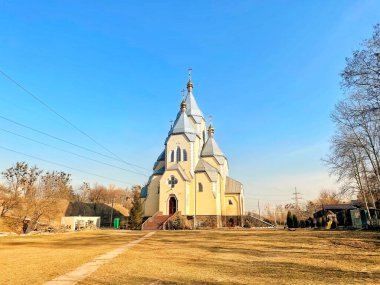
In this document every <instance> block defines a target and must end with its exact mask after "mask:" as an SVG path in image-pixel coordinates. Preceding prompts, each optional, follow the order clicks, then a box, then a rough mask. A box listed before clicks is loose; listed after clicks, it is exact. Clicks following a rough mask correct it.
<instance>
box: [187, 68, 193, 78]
mask: <svg viewBox="0 0 380 285" xmlns="http://www.w3.org/2000/svg"><path fill="white" fill-rule="evenodd" d="M192 70H193V69H192V68H191V67H189V68H188V69H187V71H188V73H189V81H191V71H192Z"/></svg>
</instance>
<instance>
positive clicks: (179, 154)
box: [177, 147, 181, 162]
mask: <svg viewBox="0 0 380 285" xmlns="http://www.w3.org/2000/svg"><path fill="white" fill-rule="evenodd" d="M180 161H181V149H180V148H179V147H177V162H180Z"/></svg>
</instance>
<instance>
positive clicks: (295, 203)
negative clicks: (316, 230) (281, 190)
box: [292, 187, 302, 213]
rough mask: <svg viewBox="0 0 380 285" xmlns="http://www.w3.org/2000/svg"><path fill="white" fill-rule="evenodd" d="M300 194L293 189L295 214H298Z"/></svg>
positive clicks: (295, 188)
mask: <svg viewBox="0 0 380 285" xmlns="http://www.w3.org/2000/svg"><path fill="white" fill-rule="evenodd" d="M300 194H301V193H300V192H298V191H297V187H294V193H293V195H294V197H293V198H292V199H293V200H294V207H295V209H296V211H297V213H298V212H299V209H300V208H299V200H300V199H302V198H301V197H300V196H299V195H300Z"/></svg>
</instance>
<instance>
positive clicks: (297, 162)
mask: <svg viewBox="0 0 380 285" xmlns="http://www.w3.org/2000/svg"><path fill="white" fill-rule="evenodd" d="M0 11H1V13H0V26H1V33H0V70H2V71H4V72H6V73H7V74H8V75H10V76H11V77H12V78H14V79H15V80H17V81H18V82H19V83H21V84H22V85H23V86H24V87H26V88H27V89H28V90H30V91H31V92H32V93H34V94H35V95H37V96H38V97H39V98H41V99H42V100H43V101H44V102H46V103H47V104H49V106H51V107H52V108H54V109H55V110H57V111H58V112H59V113H60V114H62V115H63V116H64V117H66V118H68V119H69V120H70V121H72V122H73V123H74V124H75V125H77V126H78V127H80V128H81V129H83V130H84V131H85V132H87V133H88V134H90V135H91V136H92V137H93V138H94V139H95V140H97V141H99V142H100V143H102V144H103V145H105V146H106V147H107V148H109V149H110V150H112V151H113V152H114V153H116V154H117V155H119V156H120V157H122V158H123V159H124V160H125V161H128V162H132V163H135V164H138V165H140V166H142V167H144V168H148V169H150V168H151V167H152V165H153V163H154V161H155V159H156V158H157V156H158V155H159V153H160V152H161V151H162V149H163V146H164V140H165V137H166V134H167V132H168V130H169V121H170V120H172V119H174V118H175V115H176V113H177V111H178V108H179V102H180V99H181V92H180V91H181V89H183V88H184V87H185V84H186V80H187V67H188V66H191V67H192V68H193V82H194V94H195V96H196V99H197V100H198V104H199V105H200V107H201V109H202V111H203V113H204V114H205V115H207V116H208V115H210V114H212V116H213V123H214V126H215V129H216V133H215V138H216V140H217V142H218V144H219V146H220V147H221V148H222V150H223V151H224V152H225V153H226V155H227V156H228V158H229V162H230V174H231V176H232V177H234V178H236V179H238V180H240V181H242V182H243V183H244V185H245V191H246V204H247V205H246V206H247V209H253V210H255V209H256V205H257V200H258V199H260V201H261V202H260V203H261V204H262V205H267V204H268V205H269V204H270V205H274V204H281V203H282V204H283V203H287V202H290V201H291V193H292V192H293V190H294V187H295V186H297V188H298V190H299V191H300V192H301V193H302V194H303V197H304V199H305V200H306V199H311V198H314V197H316V196H317V194H318V192H319V191H320V190H321V189H334V188H336V185H335V183H334V179H333V178H330V177H329V175H328V169H327V168H326V167H325V166H324V165H323V163H322V162H321V158H322V157H323V156H325V155H326V154H327V152H328V142H329V138H330V137H331V135H332V133H333V125H332V123H331V121H330V119H329V114H330V112H331V110H332V109H333V107H334V104H335V103H336V102H337V100H339V99H340V98H342V96H343V94H342V91H341V90H340V86H339V83H340V77H339V73H340V72H341V71H342V69H343V68H344V65H345V57H347V56H350V55H351V53H352V51H353V50H354V49H356V48H358V47H359V44H360V42H361V41H362V40H363V39H365V38H367V37H369V36H370V35H371V33H372V27H373V25H374V24H375V23H376V22H378V21H379V20H380V19H379V11H380V2H378V1H191V2H187V3H185V2H183V3H178V2H175V1H144V2H143V3H142V2H137V1H136V2H134V3H132V2H127V1H81V2H80V3H79V1H45V2H44V1H42V2H38V3H36V2H34V3H31V2H29V1H1V0H0ZM0 104H1V105H0V106H1V108H0V115H1V116H3V117H6V118H9V119H12V120H14V121H17V122H19V123H23V124H26V125H28V126H31V127H34V128H36V129H39V130H41V131H44V132H48V133H49V134H52V135H55V136H58V137H61V138H64V139H66V140H69V141H71V142H73V143H76V144H79V145H83V146H86V147H88V148H90V149H93V150H96V151H99V152H104V151H103V150H102V149H101V148H100V147H99V146H97V145H96V144H94V143H93V142H92V141H91V140H89V139H88V138H86V137H85V136H83V135H82V134H80V133H79V132H78V131H76V130H75V129H73V128H72V127H70V126H69V125H68V124H67V123H65V122H64V121H63V120H61V119H60V118H58V117H57V116H55V115H54V114H53V113H51V112H49V111H48V110H47V109H46V108H44V107H43V106H42V105H40V104H39V103H38V102H36V101H35V100H33V99H32V98H31V97H29V96H28V95H26V94H25V92H23V91H22V90H21V89H20V88H18V87H17V86H15V85H14V84H12V83H11V82H10V81H9V80H7V79H5V78H4V77H3V76H1V75H0ZM0 128H2V129H6V130H10V131H13V132H16V133H18V134H22V135H24V136H27V137H30V138H33V139H35V140H40V141H43V142H45V143H47V144H51V145H54V146H55V147H59V148H63V149H65V150H69V151H75V152H77V153H80V154H82V155H87V156H90V157H91V158H93V159H99V160H102V161H106V162H107V163H110V164H113V165H116V166H119V167H122V168H128V169H132V168H130V167H129V166H128V165H125V164H123V163H120V162H117V161H112V160H110V159H106V158H102V157H99V156H96V155H95V154H93V153H86V151H84V150H80V149H76V148H75V147H73V146H69V145H67V144H64V143H62V142H58V141H55V140H53V139H51V138H47V137H44V136H42V135H40V134H37V133H34V132H32V131H31V130H26V129H24V128H22V127H20V126H16V125H14V124H12V123H10V122H9V121H5V120H4V119H1V118H0ZM0 147H6V148H9V149H13V150H16V151H19V152H22V153H25V154H28V155H31V156H35V157H39V158H41V159H44V160H51V161H54V162H56V163H60V164H64V165H67V166H70V167H74V168H77V169H80V170H85V171H87V172H91V173H95V174H99V175H102V176H106V177H109V178H113V179H114V180H117V181H112V180H110V179H106V178H100V177H96V176H91V175H89V174H85V173H81V172H78V171H74V170H71V169H67V168H65V167H63V166H57V165H52V164H49V163H47V162H43V161H39V160H36V159H34V158H30V157H26V156H24V155H22V154H16V153H12V152H9V151H7V150H4V149H1V148H0V169H5V168H7V167H9V166H11V165H12V164H13V163H14V162H16V161H20V160H25V161H28V162H29V163H31V164H37V165H38V166H40V167H41V168H44V169H51V170H52V169H57V170H66V171H68V172H70V173H72V174H73V183H74V184H75V185H78V184H79V183H80V182H81V181H90V182H95V181H98V182H99V183H103V184H110V183H114V184H117V185H120V186H124V185H129V184H134V183H144V182H145V181H146V178H145V176H143V175H137V174H133V173H130V172H126V171H123V170H120V169H116V168H112V167H109V166H105V165H102V164H98V163H95V162H91V161H88V160H85V159H81V158H78V157H76V156H72V155H69V154H67V153H63V152H60V151H57V150H55V149H53V148H49V147H46V146H43V145H40V144H37V143H33V142H30V141H27V140H25V139H23V138H20V137H16V136H14V135H12V134H9V133H6V132H4V131H1V130H0ZM132 170H133V171H136V170H138V171H143V170H142V169H136V168H133V169H132ZM143 172H144V173H145V174H149V172H145V171H143ZM119 181H122V182H123V183H122V182H119Z"/></svg>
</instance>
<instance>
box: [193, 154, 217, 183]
mask: <svg viewBox="0 0 380 285" xmlns="http://www.w3.org/2000/svg"><path fill="white" fill-rule="evenodd" d="M194 172H206V174H207V176H208V177H209V178H210V180H211V181H213V182H216V181H217V180H218V173H219V171H218V169H216V168H215V167H213V166H212V165H211V164H210V163H208V162H207V161H205V160H204V159H202V158H201V159H200V160H199V161H198V163H197V166H196V167H195V170H194Z"/></svg>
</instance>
